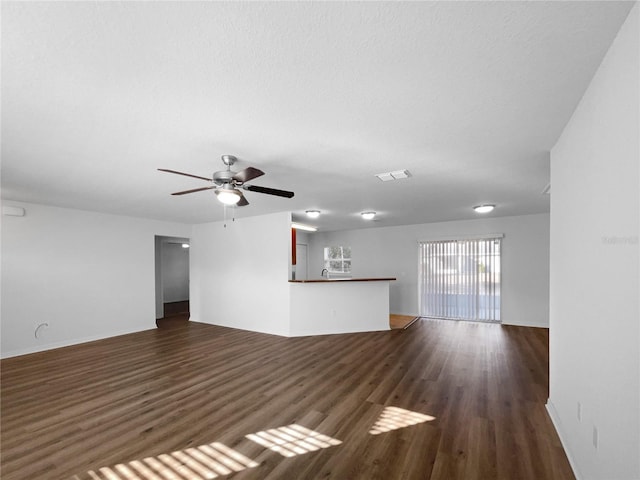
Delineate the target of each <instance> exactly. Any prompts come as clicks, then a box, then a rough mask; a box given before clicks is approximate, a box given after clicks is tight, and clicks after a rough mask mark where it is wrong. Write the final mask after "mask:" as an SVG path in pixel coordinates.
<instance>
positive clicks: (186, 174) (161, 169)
mask: <svg viewBox="0 0 640 480" xmlns="http://www.w3.org/2000/svg"><path fill="white" fill-rule="evenodd" d="M158 170H159V171H161V172H167V173H175V174H177V175H184V176H185V177H193V178H199V179H200V180H206V181H207V182H211V181H212V180H211V179H210V178H207V177H200V176H198V175H191V174H190V173H184V172H178V171H176V170H167V169H166V168H159V169H158Z"/></svg>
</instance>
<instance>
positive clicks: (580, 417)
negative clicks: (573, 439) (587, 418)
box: [577, 402, 582, 422]
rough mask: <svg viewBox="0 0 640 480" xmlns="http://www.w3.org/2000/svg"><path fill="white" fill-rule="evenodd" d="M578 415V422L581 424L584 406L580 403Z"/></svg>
mask: <svg viewBox="0 0 640 480" xmlns="http://www.w3.org/2000/svg"><path fill="white" fill-rule="evenodd" d="M577 415H578V421H579V422H581V421H582V404H581V403H580V402H578V411H577Z"/></svg>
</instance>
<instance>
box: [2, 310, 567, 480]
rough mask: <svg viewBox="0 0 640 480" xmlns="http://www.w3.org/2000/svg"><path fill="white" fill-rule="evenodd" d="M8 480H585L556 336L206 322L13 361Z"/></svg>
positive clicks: (438, 327) (521, 331)
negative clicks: (553, 351) (289, 333)
mask: <svg viewBox="0 0 640 480" xmlns="http://www.w3.org/2000/svg"><path fill="white" fill-rule="evenodd" d="M0 366H1V368H2V377H1V387H2V390H1V400H2V412H1V427H2V432H1V435H2V436H1V440H2V453H1V466H2V471H1V474H2V479H3V480H18V479H46V480H55V479H62V478H74V479H127V480H131V479H144V480H157V479H160V480H168V479H171V478H175V479H179V480H186V479H204V478H216V477H218V478H219V477H224V478H229V477H231V478H234V479H287V480H298V479H316V478H330V479H339V480H351V479H366V480H370V479H442V480H445V479H446V480H452V479H469V480H471V479H478V480H490V479H505V480H525V479H532V480H534V479H535V480H545V479H548V480H551V479H553V480H564V479H573V478H574V477H573V475H572V473H571V470H570V468H569V464H568V462H567V459H566V457H565V454H564V451H563V449H562V447H561V445H560V442H559V440H558V437H557V435H556V433H555V431H554V429H553V427H552V424H551V421H550V420H549V418H548V415H547V413H546V410H545V407H544V404H545V401H546V399H547V395H548V391H547V390H548V373H547V372H548V332H547V330H545V329H537V328H524V327H508V326H500V325H495V324H489V325H488V324H474V323H465V322H447V321H434V320H419V321H417V322H416V323H415V324H414V325H413V326H412V327H411V328H410V329H408V330H394V331H389V332H375V333H362V334H348V335H325V336H316V337H304V338H281V337H276V336H272V335H264V334H258V333H251V332H245V331H240V330H233V329H228V328H223V327H216V326H211V325H204V324H198V323H193V322H189V323H184V324H182V325H174V326H173V327H172V328H158V329H155V330H150V331H145V332H140V333H136V334H131V335H125V336H121V337H115V338H110V339H106V340H101V341H97V342H92V343H87V344H83V345H77V346H73V347H67V348H62V349H57V350H52V351H48V352H42V353H37V354H32V355H26V356H22V357H16V358H10V359H5V360H3V361H2V362H1V364H0Z"/></svg>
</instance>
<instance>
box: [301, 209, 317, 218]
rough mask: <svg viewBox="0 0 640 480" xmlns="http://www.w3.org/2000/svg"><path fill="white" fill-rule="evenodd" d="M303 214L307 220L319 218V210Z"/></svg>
mask: <svg viewBox="0 0 640 480" xmlns="http://www.w3.org/2000/svg"><path fill="white" fill-rule="evenodd" d="M305 213H306V214H307V217H309V218H318V217H319V216H320V210H307V211H306V212H305Z"/></svg>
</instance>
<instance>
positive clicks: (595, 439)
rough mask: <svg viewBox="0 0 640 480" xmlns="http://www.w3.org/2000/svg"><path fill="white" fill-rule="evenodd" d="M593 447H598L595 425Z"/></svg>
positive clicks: (594, 427)
mask: <svg viewBox="0 0 640 480" xmlns="http://www.w3.org/2000/svg"><path fill="white" fill-rule="evenodd" d="M593 447H594V448H595V449H596V450H597V449H598V428H597V427H596V426H595V425H594V426H593Z"/></svg>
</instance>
